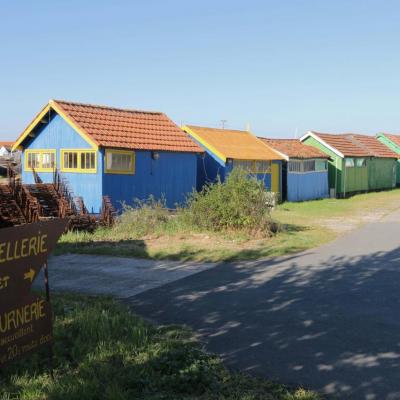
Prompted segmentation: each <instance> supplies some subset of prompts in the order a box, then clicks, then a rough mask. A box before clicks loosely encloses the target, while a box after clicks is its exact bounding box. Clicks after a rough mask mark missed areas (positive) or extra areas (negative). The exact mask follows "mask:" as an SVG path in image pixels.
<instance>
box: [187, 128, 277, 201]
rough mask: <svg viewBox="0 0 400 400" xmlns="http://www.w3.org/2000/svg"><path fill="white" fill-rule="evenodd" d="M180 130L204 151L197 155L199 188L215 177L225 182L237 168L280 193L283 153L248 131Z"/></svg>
mask: <svg viewBox="0 0 400 400" xmlns="http://www.w3.org/2000/svg"><path fill="white" fill-rule="evenodd" d="M182 129H183V130H184V131H185V132H187V133H188V134H189V135H190V136H191V137H192V138H193V139H194V140H195V141H196V142H197V143H198V144H199V145H200V146H201V147H202V148H203V149H204V150H205V153H204V154H202V155H200V156H199V158H198V175H197V184H198V186H197V187H198V189H199V190H200V189H201V188H202V187H203V185H204V184H205V183H206V182H213V181H215V180H216V178H217V176H219V177H220V178H221V180H222V181H224V180H225V177H226V176H227V174H228V173H229V172H230V171H231V170H232V169H233V168H235V167H240V168H243V169H245V170H247V171H249V172H250V173H251V174H252V175H255V176H257V178H258V179H262V180H264V182H265V186H266V187H267V188H268V189H269V190H271V191H272V192H275V193H279V194H280V193H281V190H282V174H281V170H282V160H283V157H282V155H280V154H279V153H278V152H276V151H275V150H273V149H271V147H269V146H268V145H267V144H265V143H263V142H262V141H261V140H260V139H258V138H257V137H256V136H254V135H253V134H251V133H250V132H248V131H240V130H232V129H217V128H206V127H201V126H193V125H185V126H183V127H182Z"/></svg>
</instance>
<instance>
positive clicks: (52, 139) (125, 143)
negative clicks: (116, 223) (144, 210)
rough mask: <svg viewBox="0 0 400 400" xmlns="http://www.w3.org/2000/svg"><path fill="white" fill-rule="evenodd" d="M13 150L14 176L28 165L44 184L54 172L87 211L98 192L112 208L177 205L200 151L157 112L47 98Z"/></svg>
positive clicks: (27, 174)
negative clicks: (18, 155)
mask: <svg viewBox="0 0 400 400" xmlns="http://www.w3.org/2000/svg"><path fill="white" fill-rule="evenodd" d="M17 148H18V149H21V150H22V152H23V154H22V181H23V183H33V181H34V176H33V173H32V172H33V169H34V170H35V171H36V172H37V173H38V175H39V176H40V178H41V179H42V181H43V182H45V183H50V182H52V181H53V173H54V170H55V169H57V170H58V171H59V173H60V174H61V176H62V177H63V178H65V179H66V181H67V183H68V185H69V187H70V188H71V189H72V192H73V194H74V195H75V196H80V197H82V198H83V200H84V202H85V205H86V207H87V209H88V210H89V212H92V213H98V212H99V211H100V208H101V204H102V196H103V195H108V196H110V198H111V200H112V202H113V204H114V206H115V207H116V208H117V209H121V207H122V205H121V203H123V202H126V203H128V204H132V203H133V201H134V199H142V200H143V199H146V198H148V197H149V196H150V195H153V196H154V197H155V198H161V197H164V198H165V200H166V203H167V206H168V207H174V206H175V205H176V204H177V203H182V202H183V201H184V200H185V197H186V195H187V194H188V193H189V192H191V191H192V190H193V188H195V187H196V177H197V154H199V153H202V152H203V150H202V149H201V148H200V147H199V146H198V145H197V144H196V143H195V142H194V141H193V140H191V139H190V138H189V137H188V135H187V134H185V133H184V132H183V131H182V130H181V129H180V128H179V127H178V126H176V125H175V124H174V123H173V122H172V121H171V120H170V119H169V118H168V117H167V116H166V115H165V114H163V113H160V112H149V111H136V110H125V109H118V108H111V107H103V106H95V105H88V104H80V103H72V102H66V101H58V100H51V101H50V102H49V103H48V104H47V105H46V106H45V107H44V108H43V109H42V110H41V111H40V113H39V114H38V115H37V116H36V117H35V119H34V120H33V121H32V122H31V123H30V124H29V126H28V127H27V128H26V129H25V131H24V132H23V133H22V134H21V135H20V137H19V138H18V139H17V141H16V142H15V144H14V149H17Z"/></svg>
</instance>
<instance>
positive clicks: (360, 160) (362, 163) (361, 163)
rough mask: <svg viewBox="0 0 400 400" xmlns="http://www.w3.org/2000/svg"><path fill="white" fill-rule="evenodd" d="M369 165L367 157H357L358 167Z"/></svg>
mask: <svg viewBox="0 0 400 400" xmlns="http://www.w3.org/2000/svg"><path fill="white" fill-rule="evenodd" d="M366 166H367V160H366V159H365V158H356V167H358V168H363V167H366Z"/></svg>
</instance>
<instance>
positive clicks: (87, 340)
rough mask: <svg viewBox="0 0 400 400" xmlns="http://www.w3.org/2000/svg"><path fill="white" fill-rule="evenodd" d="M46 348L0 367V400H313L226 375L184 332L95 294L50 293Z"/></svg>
mask: <svg viewBox="0 0 400 400" xmlns="http://www.w3.org/2000/svg"><path fill="white" fill-rule="evenodd" d="M53 297H54V300H53V303H54V309H55V331H54V333H55V346H54V352H55V358H54V380H53V379H52V378H51V377H50V370H49V363H48V358H47V354H48V353H47V350H43V351H42V352H41V353H38V354H35V355H33V356H31V357H30V358H27V359H25V360H23V361H20V362H19V363H16V364H14V365H11V366H9V367H8V368H7V369H4V370H1V371H0V399H2V400H6V399H7V400H11V399H21V400H47V399H49V400H58V399H59V400H65V399H68V400H103V399H104V400H133V399H141V400H161V399H170V400H180V399H182V400H195V399H196V400H206V399H210V400H213V399H215V400H224V399H226V400H228V399H229V400H235V399H236V400H261V399H263V400H273V399H274V400H295V399H297V400H316V399H318V398H319V396H318V395H316V394H315V393H312V392H309V391H306V390H304V389H301V388H300V389H299V388H297V389H296V388H287V387H285V386H283V385H281V384H278V383H274V382H270V381H268V380H264V379H257V378H252V377H249V376H246V375H239V374H234V373H231V372H229V371H228V370H227V369H226V368H225V367H224V366H223V365H222V363H221V361H220V360H219V359H218V358H217V357H215V356H213V355H210V354H207V353H206V352H204V351H203V349H202V348H201V346H200V345H199V343H198V342H196V341H195V340H194V339H193V337H192V335H191V334H190V332H189V331H188V330H185V329H183V328H179V327H159V328H156V327H154V326H152V325H150V324H148V323H146V322H145V321H143V320H142V319H141V318H139V317H138V316H135V315H132V314H131V313H129V312H128V310H127V309H126V308H125V307H124V306H122V305H120V304H119V303H117V302H115V301H113V300H111V299H109V298H102V297H92V298H89V297H82V296H77V295H70V296H69V295H62V296H61V295H57V296H53Z"/></svg>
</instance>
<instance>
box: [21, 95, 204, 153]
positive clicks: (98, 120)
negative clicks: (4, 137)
mask: <svg viewBox="0 0 400 400" xmlns="http://www.w3.org/2000/svg"><path fill="white" fill-rule="evenodd" d="M52 109H54V110H55V111H56V112H57V113H59V114H60V115H61V116H62V117H63V118H65V119H66V120H67V122H68V123H69V124H70V125H72V126H73V128H74V129H76V130H77V131H78V132H79V133H80V134H82V135H83V136H85V137H86V139H87V140H88V141H89V142H90V143H91V144H93V145H94V146H101V147H113V148H120V149H132V150H163V151H177V152H189V153H202V152H203V149H202V148H201V147H200V146H198V145H197V144H196V143H195V142H194V141H193V140H192V139H191V138H190V137H189V136H188V135H187V134H186V133H185V132H183V131H182V130H181V129H180V128H179V127H178V126H177V125H176V124H175V123H174V122H172V121H171V120H170V119H169V118H168V117H167V116H166V115H165V114H163V113H161V112H152V111H139V110H126V109H120V108H113V107H105V106H97V105H92V104H82V103H73V102H69V101H62V100H50V102H49V103H48V105H47V106H46V107H44V108H43V109H42V111H41V112H40V113H39V114H38V115H37V116H36V118H35V119H34V120H33V121H32V122H31V123H30V125H29V126H28V127H27V128H26V129H25V131H24V132H22V134H21V135H20V136H19V138H18V139H17V140H16V142H15V144H14V147H18V146H20V145H21V144H22V142H23V141H24V140H25V138H26V137H27V136H28V135H29V133H30V132H31V131H32V130H33V129H34V128H35V127H36V126H37V124H39V122H40V121H41V119H42V118H43V117H44V116H45V115H46V113H47V112H50V110H52Z"/></svg>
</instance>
